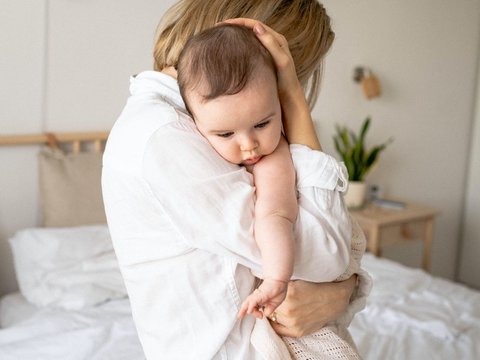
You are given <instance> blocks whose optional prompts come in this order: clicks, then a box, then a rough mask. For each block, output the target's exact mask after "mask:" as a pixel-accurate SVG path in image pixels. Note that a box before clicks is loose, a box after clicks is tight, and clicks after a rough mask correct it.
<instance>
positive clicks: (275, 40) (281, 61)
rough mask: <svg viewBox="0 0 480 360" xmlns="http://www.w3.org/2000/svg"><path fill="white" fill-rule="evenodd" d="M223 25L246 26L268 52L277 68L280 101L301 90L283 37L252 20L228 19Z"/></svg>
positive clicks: (286, 42) (259, 22)
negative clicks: (295, 90)
mask: <svg viewBox="0 0 480 360" xmlns="http://www.w3.org/2000/svg"><path fill="white" fill-rule="evenodd" d="M223 23H227V24H235V25H241V26H246V27H248V28H250V29H252V30H253V32H254V33H255V34H256V35H257V38H258V39H259V40H260V42H261V43H262V44H263V46H265V48H266V49H267V50H268V51H269V52H270V54H271V55H272V58H273V61H274V63H275V66H276V68H277V76H278V92H279V95H280V97H281V100H284V99H283V97H284V96H286V95H288V94H289V93H290V91H292V89H293V90H294V89H296V88H298V87H299V88H301V84H300V82H299V81H298V77H297V73H296V70H295V64H294V62H293V58H292V55H291V53H290V50H289V48H288V41H287V39H286V38H285V36H283V35H282V34H279V33H278V32H276V31H275V30H273V29H272V28H271V27H269V26H267V25H265V24H264V23H262V22H261V21H258V20H254V19H247V18H236V19H228V20H225V21H224V22H223Z"/></svg>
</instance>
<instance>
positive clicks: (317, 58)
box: [154, 0, 335, 108]
mask: <svg viewBox="0 0 480 360" xmlns="http://www.w3.org/2000/svg"><path fill="white" fill-rule="evenodd" d="M236 17H246V18H252V19H257V20H260V21H262V22H264V23H265V24H267V25H268V26H270V27H271V28H272V29H274V30H275V31H277V32H279V33H280V34H282V35H283V36H285V38H286V39H287V41H288V45H289V48H290V52H291V53H292V57H293V61H294V63H295V68H296V71H297V76H298V79H299V80H300V82H301V83H302V85H303V87H304V89H305V91H306V94H307V100H308V104H309V106H310V108H313V106H314V105H315V102H316V100H317V96H318V91H319V86H320V79H321V74H322V60H323V58H324V56H325V54H326V53H327V51H328V50H329V48H330V46H331V44H332V42H333V39H334V37H335V35H334V33H333V31H332V29H331V27H330V18H329V16H328V15H327V13H326V11H325V8H324V7H323V6H322V5H321V4H319V3H318V2H317V0H179V1H178V2H177V3H176V4H175V5H173V6H172V7H171V8H170V9H169V10H168V11H167V13H166V14H165V16H164V17H163V18H162V20H161V22H160V24H159V26H158V29H157V40H156V43H155V48H154V61H155V63H154V69H155V70H157V71H161V70H162V69H163V68H165V67H167V66H174V67H176V66H177V63H178V57H179V55H180V52H181V51H182V49H183V46H184V45H185V43H186V42H187V40H188V39H189V38H190V37H191V36H192V35H195V34H197V33H199V32H201V31H202V30H205V29H208V28H210V27H212V26H214V25H215V24H216V23H218V22H221V21H223V20H226V19H230V18H236Z"/></svg>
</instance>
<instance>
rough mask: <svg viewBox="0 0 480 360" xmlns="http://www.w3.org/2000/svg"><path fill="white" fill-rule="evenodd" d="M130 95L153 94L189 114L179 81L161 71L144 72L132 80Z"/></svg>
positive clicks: (134, 76)
mask: <svg viewBox="0 0 480 360" xmlns="http://www.w3.org/2000/svg"><path fill="white" fill-rule="evenodd" d="M130 93H131V94H132V95H142V94H152V95H155V96H158V97H160V98H162V99H163V100H164V101H166V102H167V103H169V104H170V105H172V106H173V107H176V108H178V109H179V110H181V111H182V112H185V113H186V112H187V111H186V108H185V103H184V101H183V99H182V96H181V95H180V89H179V88H178V83H177V80H176V79H174V78H173V77H171V76H169V75H167V74H164V73H162V72H159V71H144V72H141V73H140V74H138V75H133V76H132V77H131V78H130Z"/></svg>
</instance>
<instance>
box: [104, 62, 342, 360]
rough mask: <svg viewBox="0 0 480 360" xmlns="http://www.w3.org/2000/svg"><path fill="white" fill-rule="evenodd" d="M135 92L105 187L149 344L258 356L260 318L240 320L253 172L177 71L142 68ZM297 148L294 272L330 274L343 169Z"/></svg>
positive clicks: (251, 255) (249, 263)
mask: <svg viewBox="0 0 480 360" xmlns="http://www.w3.org/2000/svg"><path fill="white" fill-rule="evenodd" d="M130 91H131V97H130V98H129V99H128V102H127V105H126V106H125V108H124V110H123V112H122V114H121V115H120V117H119V119H118V120H117V121H116V123H115V125H114V127H113V129H112V131H111V134H110V136H109V139H108V142H107V146H106V149H105V153H104V160H103V175H102V187H103V196H104V203H105V209H106V213H107V219H108V225H109V228H110V232H111V236H112V241H113V245H114V248H115V252H116V255H117V258H118V261H119V265H120V268H121V271H122V275H123V277H124V280H125V285H126V287H127V291H128V294H129V297H130V301H131V305H132V313H133V318H134V320H135V324H136V327H137V330H138V335H139V338H140V341H141V343H142V346H143V349H144V351H145V355H146V357H147V359H151V360H153V359H155V360H156V359H249V360H256V359H260V354H259V353H258V352H257V351H256V350H255V349H254V347H253V346H252V344H251V343H250V334H251V333H252V330H253V327H254V324H255V319H254V317H253V316H246V317H245V318H244V319H243V320H242V321H241V322H240V321H238V320H237V312H238V309H239V306H240V304H241V302H242V300H243V299H244V298H245V297H246V296H248V294H250V292H251V291H252V290H253V287H254V283H255V277H254V276H253V275H252V271H253V273H255V274H257V275H259V276H261V273H262V269H261V254H260V252H259V250H258V248H257V246H256V243H255V240H254V238H253V219H254V193H255V188H254V186H253V181H252V176H251V174H249V173H248V172H247V171H246V170H245V168H243V167H239V166H237V165H235V164H231V163H228V162H227V161H225V160H224V159H222V158H221V157H220V156H219V155H218V154H217V153H216V152H215V151H214V150H213V148H212V147H211V145H210V144H209V143H208V142H207V140H206V139H205V138H203V137H202V136H201V134H200V133H199V132H198V131H197V129H196V126H195V124H194V122H193V121H192V119H191V118H190V117H189V116H188V114H187V112H186V110H185V105H184V103H183V101H182V98H181V96H180V93H179V90H178V85H177V82H176V80H175V79H174V78H171V77H169V76H168V75H165V74H163V73H160V72H155V71H146V72H143V73H141V74H139V75H138V76H136V77H135V78H132V79H131V87H130ZM252 106H254V105H252ZM290 150H291V153H292V158H293V161H294V165H295V167H296V171H297V176H298V191H299V215H298V219H297V224H296V226H295V234H296V244H295V268H294V275H293V277H294V278H297V279H304V280H310V281H333V280H334V279H335V278H337V277H338V276H339V275H340V274H342V273H343V271H344V270H345V269H346V268H347V266H348V263H349V252H350V242H349V240H348V239H350V237H351V227H350V222H349V220H348V217H346V215H345V214H346V211H345V209H344V208H343V201H342V199H341V195H340V191H344V190H345V189H346V186H347V177H346V172H345V168H344V167H343V165H341V164H339V163H337V162H336V161H335V160H334V159H333V158H332V157H330V156H328V155H326V154H324V153H322V152H319V151H313V150H311V149H309V148H307V147H305V146H301V145H291V147H290ZM345 239H347V240H345Z"/></svg>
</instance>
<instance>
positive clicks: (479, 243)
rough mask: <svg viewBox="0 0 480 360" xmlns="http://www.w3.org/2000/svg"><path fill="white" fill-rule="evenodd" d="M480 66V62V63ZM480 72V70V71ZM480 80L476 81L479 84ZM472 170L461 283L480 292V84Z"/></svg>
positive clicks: (469, 178) (465, 220)
mask: <svg viewBox="0 0 480 360" xmlns="http://www.w3.org/2000/svg"><path fill="white" fill-rule="evenodd" d="M479 67H480V63H479ZM479 70H480V68H479ZM478 80H480V79H477V81H478ZM471 133H472V142H471V146H470V161H469V167H468V168H469V171H468V177H467V182H466V189H467V191H466V193H465V208H464V215H465V217H464V219H463V231H462V235H463V236H462V242H461V247H460V250H461V251H460V254H459V255H460V256H459V265H460V266H459V274H458V275H459V280H460V281H462V282H464V283H466V284H468V285H470V286H472V287H476V288H478V289H480V277H479V276H478V275H479V274H480V262H479V261H478V256H479V255H480V222H479V219H480V191H479V189H478V186H479V184H480V81H478V87H477V107H476V111H475V121H474V124H472V130H471Z"/></svg>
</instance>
